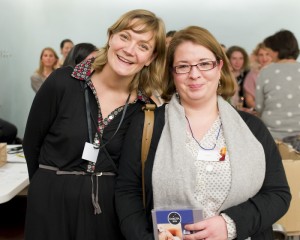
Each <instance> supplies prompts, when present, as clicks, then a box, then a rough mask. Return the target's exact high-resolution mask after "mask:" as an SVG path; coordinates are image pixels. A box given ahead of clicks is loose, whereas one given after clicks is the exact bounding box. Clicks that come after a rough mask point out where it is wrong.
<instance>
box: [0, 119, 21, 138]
mask: <svg viewBox="0 0 300 240" xmlns="http://www.w3.org/2000/svg"><path fill="white" fill-rule="evenodd" d="M17 133H18V130H17V127H16V126H15V125H14V124H12V123H10V122H7V121H5V120H3V119H1V118H0V142H4V143H7V144H13V143H15V140H16V137H17Z"/></svg>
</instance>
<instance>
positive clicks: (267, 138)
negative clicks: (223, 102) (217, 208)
mask: <svg viewBox="0 0 300 240" xmlns="http://www.w3.org/2000/svg"><path fill="white" fill-rule="evenodd" d="M240 114H241V116H242V118H243V119H244V121H245V122H246V124H247V125H248V126H249V128H250V130H251V131H252V133H253V134H254V135H255V136H256V138H257V139H258V140H259V141H260V143H261V144H262V146H263V148H264V151H265V158H266V173H265V179H264V182H263V186H262V188H261V189H260V191H259V192H258V193H257V194H256V195H255V196H254V197H252V198H250V199H249V200H248V201H246V202H244V203H241V204H239V205H237V206H233V207H231V208H229V209H226V210H225V211H223V212H224V213H226V214H227V215H228V216H229V217H231V218H232V219H233V220H234V222H235V224H236V229H237V239H246V238H247V237H249V236H252V237H255V236H256V235H259V234H261V233H262V232H264V231H266V230H267V229H268V228H270V226H272V224H273V223H275V222H276V221H277V220H278V219H279V218H280V217H282V216H283V215H284V214H285V213H286V212H287V210H288V208H289V204H290V201H291V194H290V189H289V186H288V182H287V179H286V175H285V172H284V168H283V164H282V159H281V156H280V154H279V152H278V149H277V146H276V143H275V141H274V139H273V137H272V136H271V134H270V133H269V131H268V129H267V128H266V127H265V125H264V124H263V123H262V121H261V120H260V119H258V118H256V117H255V116H250V114H247V113H240Z"/></svg>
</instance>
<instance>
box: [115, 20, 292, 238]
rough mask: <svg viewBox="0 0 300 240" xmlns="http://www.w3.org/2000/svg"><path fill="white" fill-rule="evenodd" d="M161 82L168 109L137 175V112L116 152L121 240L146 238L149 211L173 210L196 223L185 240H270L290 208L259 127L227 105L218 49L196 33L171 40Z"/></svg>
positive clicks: (229, 79) (159, 116) (230, 90)
mask: <svg viewBox="0 0 300 240" xmlns="http://www.w3.org/2000/svg"><path fill="white" fill-rule="evenodd" d="M163 79H164V80H163V86H164V91H163V95H162V97H163V98H164V99H165V100H166V101H167V102H168V101H169V103H168V104H165V105H163V106H162V107H160V108H157V109H156V111H155V122H154V129H153V137H152V141H151V147H150V148H149V154H148V158H147V161H146V164H145V169H144V174H142V167H141V143H142V133H143V126H144V118H145V117H144V113H143V112H141V113H140V114H139V115H137V116H136V117H135V118H134V119H133V121H132V123H131V125H130V127H129V129H128V132H127V134H126V138H125V141H124V144H123V151H122V154H121V159H120V165H119V175H118V177H117V186H116V194H115V198H116V209H117V213H118V216H119V220H120V227H121V230H122V232H123V234H124V236H125V237H126V239H127V240H137V239H143V240H146V239H147V240H150V239H153V227H152V221H151V210H152V209H169V210H172V209H182V208H188V209H199V208H201V209H203V217H204V220H203V221H200V222H196V223H194V224H187V225H185V226H184V228H185V230H187V231H191V232H192V234H190V235H185V236H184V239H185V240H194V239H247V238H249V237H251V239H253V240H254V239H264V240H267V239H268V240H269V239H270V240H271V239H273V232H272V224H273V223H275V222H276V221H277V220H278V219H279V218H280V217H282V216H283V215H284V214H285V213H286V211H287V210H288V207H289V204H290V201H291V194H290V190H289V186H288V183H287V179H286V176H285V172H284V168H283V165H282V160H281V157H280V154H279V152H278V149H277V146H276V144H275V142H274V139H273V138H272V136H271V135H270V133H269V131H268V130H267V128H266V127H265V125H264V124H263V123H262V121H261V120H260V119H259V118H257V117H256V116H253V115H251V114H249V113H246V112H243V111H236V110H235V109H234V108H233V107H232V106H231V105H230V104H229V103H228V102H227V100H228V97H230V96H232V95H233V94H234V82H235V79H234V77H233V76H232V74H231V71H230V67H229V62H228V59H227V57H226V55H225V53H224V51H223V50H222V48H221V46H220V44H219V43H218V41H217V40H216V39H215V38H214V36H212V35H211V33H210V32H208V31H207V30H206V29H204V28H200V27H197V26H191V27H188V28H185V29H183V30H181V31H178V32H177V33H176V34H175V36H174V37H173V39H172V41H171V43H170V45H169V48H168V52H167V59H166V72H165V77H164V78H163ZM142 176H144V178H143V179H142ZM143 180H144V183H145V185H144V186H145V188H144V190H145V204H146V206H144V205H143V187H142V186H143V184H142V182H143Z"/></svg>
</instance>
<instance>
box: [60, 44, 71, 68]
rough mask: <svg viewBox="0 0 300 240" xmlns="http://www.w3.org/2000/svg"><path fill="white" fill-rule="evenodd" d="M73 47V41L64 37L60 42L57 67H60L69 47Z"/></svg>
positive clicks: (69, 49)
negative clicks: (59, 55)
mask: <svg viewBox="0 0 300 240" xmlns="http://www.w3.org/2000/svg"><path fill="white" fill-rule="evenodd" d="M73 47H74V43H73V42H72V40H70V39H64V40H62V41H61V43H60V53H61V55H62V57H61V58H60V59H59V61H58V62H57V67H61V66H62V65H63V64H64V61H65V59H66V57H67V55H68V53H69V52H70V51H71V49H72V48H73Z"/></svg>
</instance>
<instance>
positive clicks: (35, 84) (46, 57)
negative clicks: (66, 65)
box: [30, 47, 58, 92]
mask: <svg viewBox="0 0 300 240" xmlns="http://www.w3.org/2000/svg"><path fill="white" fill-rule="evenodd" d="M57 62H58V56H57V54H56V52H55V50H54V49H53V48H50V47H46V48H44V49H43V50H42V52H41V55H40V64H39V68H38V69H37V70H36V71H35V72H34V74H33V75H32V76H31V77H30V79H31V87H32V89H33V91H35V92H37V91H38V90H39V89H40V87H41V86H42V84H43V83H44V81H45V80H46V78H47V77H48V76H49V75H50V74H51V73H52V72H53V71H54V70H55V69H56V65H57Z"/></svg>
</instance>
